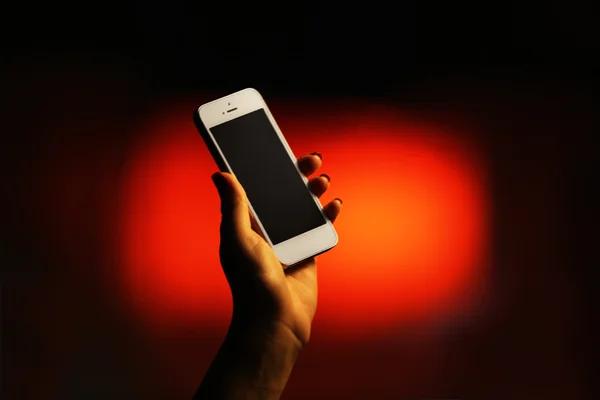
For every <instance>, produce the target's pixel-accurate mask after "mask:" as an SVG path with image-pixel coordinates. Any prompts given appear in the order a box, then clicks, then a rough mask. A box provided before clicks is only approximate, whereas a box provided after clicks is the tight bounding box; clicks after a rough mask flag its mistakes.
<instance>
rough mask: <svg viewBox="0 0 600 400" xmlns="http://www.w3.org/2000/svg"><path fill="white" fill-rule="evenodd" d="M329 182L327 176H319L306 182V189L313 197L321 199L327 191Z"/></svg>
mask: <svg viewBox="0 0 600 400" xmlns="http://www.w3.org/2000/svg"><path fill="white" fill-rule="evenodd" d="M330 180H331V178H329V175H327V174H321V175H319V176H317V177H316V178H313V179H311V180H309V181H308V188H309V189H310V191H311V192H313V193H314V195H315V196H317V197H321V196H322V195H323V193H325V191H326V190H327V189H329V181H330Z"/></svg>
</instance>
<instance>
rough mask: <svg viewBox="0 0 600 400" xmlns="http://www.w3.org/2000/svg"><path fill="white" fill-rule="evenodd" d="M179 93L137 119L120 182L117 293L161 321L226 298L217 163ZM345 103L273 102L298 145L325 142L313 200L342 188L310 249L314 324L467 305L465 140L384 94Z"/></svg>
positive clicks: (475, 211)
mask: <svg viewBox="0 0 600 400" xmlns="http://www.w3.org/2000/svg"><path fill="white" fill-rule="evenodd" d="M190 104H193V103H189V102H188V103H186V102H182V103H178V104H177V105H174V106H170V107H165V108H164V109H163V111H161V112H158V113H156V114H155V115H154V116H152V117H151V118H149V119H146V120H145V122H144V124H141V125H140V126H139V129H140V134H139V135H138V137H139V138H140V139H139V141H138V143H137V145H136V147H135V152H134V155H133V157H132V158H131V160H132V161H131V162H130V163H129V164H128V165H127V169H126V171H125V178H124V180H123V182H122V192H121V197H122V202H121V212H120V227H121V228H120V249H121V251H120V254H121V256H122V261H123V266H124V267H123V271H122V283H123V286H122V289H123V293H124V294H125V296H126V298H127V300H128V304H129V305H130V306H131V308H132V310H134V311H135V313H136V315H139V316H140V317H141V318H143V319H146V320H150V321H153V323H155V324H159V325H167V326H168V325H179V324H189V323H193V322H194V321H196V322H197V321H204V322H210V323H219V324H220V323H223V322H225V321H227V320H228V318H229V315H230V311H231V299H230V295H229V291H228V288H227V284H226V281H225V278H224V277H223V275H222V272H221V269H220V266H219V260H218V240H219V238H218V224H219V217H220V215H219V203H218V196H217V194H216V191H215V189H214V187H213V185H212V182H211V180H210V175H211V174H212V173H213V172H214V171H215V170H216V165H215V163H214V161H213V160H212V158H211V157H210V155H209V152H208V151H207V150H206V148H205V147H204V144H203V142H202V139H201V137H200V135H199V134H198V133H197V132H196V129H195V127H194V125H193V123H192V120H191V112H192V111H193V105H190ZM339 109H341V107H340V108H339ZM345 109H346V110H348V111H346V112H345V113H339V112H338V113H336V114H335V115H327V114H324V113H323V112H322V111H319V107H312V108H311V107H310V106H308V105H307V104H291V103H288V104H283V105H278V106H277V107H273V110H272V111H273V113H274V116H275V118H276V119H277V120H278V122H279V125H280V127H281V128H282V130H283V133H284V135H285V136H286V137H287V139H288V142H289V143H290V145H291V147H292V150H293V151H294V152H295V154H296V155H297V156H299V155H302V154H305V153H309V152H312V151H320V152H321V153H323V155H324V159H323V167H322V170H321V171H320V172H326V173H327V174H329V175H330V176H331V178H332V180H331V186H330V190H329V191H328V192H327V193H326V194H325V195H324V197H323V199H322V202H323V203H325V202H327V201H329V200H331V199H333V198H334V197H340V198H342V199H343V201H344V203H343V211H342V214H341V215H340V217H339V219H338V221H336V229H337V230H338V234H339V237H340V241H339V244H338V246H337V247H336V248H334V249H333V250H332V251H330V252H328V253H326V254H324V255H322V256H320V257H319V283H320V288H319V309H318V312H317V317H316V320H315V324H318V326H319V328H315V329H320V330H321V332H326V333H327V332H329V333H330V334H332V335H334V334H336V332H340V330H341V329H343V331H344V336H348V335H349V336H352V334H355V335H363V334H367V335H368V334H372V333H375V332H381V331H385V330H386V329H388V328H391V327H392V326H394V325H396V324H398V323H401V322H403V323H405V322H407V321H416V320H423V319H424V318H427V319H431V318H440V317H443V316H444V315H447V314H448V313H452V312H454V311H456V310H457V309H465V308H468V307H471V306H473V303H474V302H475V300H476V298H477V296H478V295H479V294H480V293H481V291H482V290H483V289H484V288H485V283H486V279H485V278H486V274H487V270H486V268H485V265H486V260H487V256H488V254H487V252H488V242H489V222H488V206H489V205H488V200H487V189H486V182H485V165H484V164H483V163H482V154H481V151H480V150H479V149H478V147H477V146H476V143H473V142H471V141H470V140H468V139H467V138H466V136H464V135H461V132H454V131H451V130H445V129H444V128H443V127H440V126H433V125H427V124H424V123H422V122H420V121H418V119H416V118H410V117H409V116H408V114H404V113H402V112H401V110H398V109H395V108H385V109H376V108H374V107H369V106H367V105H364V104H353V105H352V106H351V107H345ZM359 111H360V112H359Z"/></svg>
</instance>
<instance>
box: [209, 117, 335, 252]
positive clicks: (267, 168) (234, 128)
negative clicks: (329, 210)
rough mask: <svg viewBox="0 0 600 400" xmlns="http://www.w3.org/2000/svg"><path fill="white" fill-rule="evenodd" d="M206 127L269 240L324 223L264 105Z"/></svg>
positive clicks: (307, 229) (288, 237)
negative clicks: (240, 185)
mask: <svg viewBox="0 0 600 400" xmlns="http://www.w3.org/2000/svg"><path fill="white" fill-rule="evenodd" d="M210 131H211V133H212V135H213V137H214V138H215V140H216V142H217V144H218V145H219V147H220V148H221V151H222V152H223V154H224V156H225V158H226V159H227V162H228V163H229V166H230V167H231V169H232V171H233V173H234V174H235V176H236V177H237V178H238V180H239V181H240V183H241V184H242V186H243V187H244V189H245V190H246V195H247V196H248V200H249V201H250V204H251V205H252V207H253V208H254V211H255V212H256V214H257V215H258V218H259V219H260V221H261V223H262V225H263V227H264V229H265V230H266V231H267V234H268V235H269V238H270V239H271V242H272V243H273V244H274V245H275V244H278V243H281V242H283V241H285V240H288V239H291V238H293V237H295V236H298V235H299V234H301V233H304V232H307V231H309V230H311V229H314V228H317V227H319V226H321V225H323V224H325V223H326V221H325V218H324V217H323V215H322V214H321V212H320V210H319V208H318V207H317V205H316V204H315V202H314V200H313V198H312V195H311V194H310V193H309V191H308V189H307V187H306V184H305V183H304V181H303V180H302V178H301V177H300V176H299V174H298V170H297V169H296V166H295V165H294V163H293V162H292V160H290V157H289V155H288V153H287V151H286V149H285V147H284V145H283V143H282V142H281V140H280V139H279V136H278V135H277V132H275V129H274V128H273V126H272V125H271V122H270V121H269V118H268V117H267V114H266V113H265V110H264V109H262V108H261V109H258V110H256V111H252V112H250V113H248V114H245V115H242V116H241V117H239V118H236V119H233V120H231V121H227V122H224V123H222V124H219V125H216V126H213V127H212V128H211V129H210Z"/></svg>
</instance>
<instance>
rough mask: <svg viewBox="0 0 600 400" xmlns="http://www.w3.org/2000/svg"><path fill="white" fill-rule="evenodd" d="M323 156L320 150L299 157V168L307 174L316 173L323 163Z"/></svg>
mask: <svg viewBox="0 0 600 400" xmlns="http://www.w3.org/2000/svg"><path fill="white" fill-rule="evenodd" d="M322 160H323V156H322V155H321V153H319V152H318V151H315V152H314V153H311V154H307V155H305V156H302V157H300V158H298V169H300V172H302V174H304V175H305V176H310V175H312V174H314V173H315V172H316V171H317V170H318V169H319V168H320V167H321V164H322Z"/></svg>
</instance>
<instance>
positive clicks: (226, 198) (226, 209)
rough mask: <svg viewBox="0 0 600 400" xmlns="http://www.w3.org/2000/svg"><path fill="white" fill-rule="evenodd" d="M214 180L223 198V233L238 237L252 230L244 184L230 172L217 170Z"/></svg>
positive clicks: (246, 234) (213, 176)
mask: <svg viewBox="0 0 600 400" xmlns="http://www.w3.org/2000/svg"><path fill="white" fill-rule="evenodd" d="M212 180H213V182H214V184H215V186H216V187H217V191H218V192H219V197H220V198H221V235H223V234H233V235H234V236H236V237H237V238H238V239H243V238H245V237H247V236H248V232H250V231H251V226H250V216H249V215H248V199H247V197H246V192H245V191H244V188H242V185H240V183H239V182H238V180H237V179H236V178H235V176H233V175H231V174H229V173H226V172H225V173H221V172H216V173H214V174H213V175H212Z"/></svg>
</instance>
